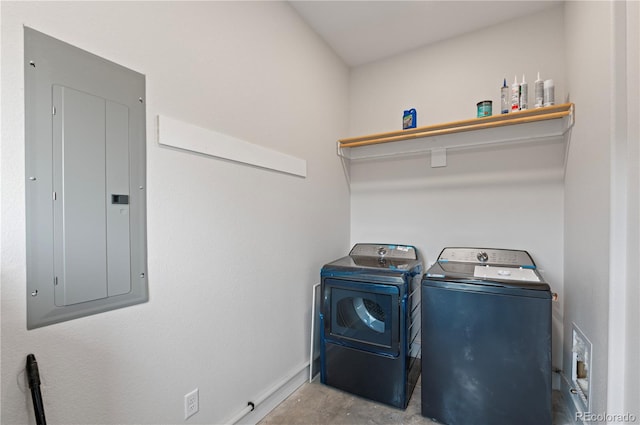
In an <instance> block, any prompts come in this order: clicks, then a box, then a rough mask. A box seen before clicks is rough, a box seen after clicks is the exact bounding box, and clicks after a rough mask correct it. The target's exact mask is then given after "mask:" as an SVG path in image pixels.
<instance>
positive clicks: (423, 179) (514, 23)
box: [345, 6, 583, 388]
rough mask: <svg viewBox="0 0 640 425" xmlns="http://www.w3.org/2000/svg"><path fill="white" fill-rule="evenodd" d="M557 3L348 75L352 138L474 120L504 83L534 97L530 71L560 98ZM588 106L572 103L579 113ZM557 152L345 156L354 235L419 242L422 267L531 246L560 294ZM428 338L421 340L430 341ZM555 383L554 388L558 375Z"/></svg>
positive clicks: (556, 143) (556, 325)
mask: <svg viewBox="0 0 640 425" xmlns="http://www.w3.org/2000/svg"><path fill="white" fill-rule="evenodd" d="M563 18H564V14H563V8H562V6H555V7H552V8H550V9H546V10H543V11H541V12H539V13H536V14H533V15H530V16H527V17H523V18H520V19H515V20H511V21H509V22H506V23H503V24H499V25H495V26H492V27H489V28H486V29H483V30H480V31H475V32H471V33H468V34H465V35H462V36H459V37H456V38H452V39H448V40H445V41H441V42H438V43H435V44H432V45H428V46H425V47H423V48H420V49H417V50H414V51H411V52H408V53H405V54H402V55H400V56H396V57H393V58H390V59H387V60H382V61H379V62H375V63H371V64H367V65H363V66H360V67H358V68H355V69H353V70H352V71H351V77H350V86H349V89H350V106H349V110H350V121H349V122H350V130H349V134H347V135H345V137H346V136H359V135H365V134H373V133H379V132H385V131H392V130H399V129H401V128H402V112H403V110H406V109H409V108H416V110H417V125H418V126H425V125H429V124H437V123H444V122H450V121H457V120H463V119H470V118H473V117H475V116H476V103H477V102H479V101H482V100H492V101H493V114H494V115H495V114H499V113H500V86H501V85H502V82H503V78H505V77H506V79H507V84H508V85H511V83H513V79H514V76H517V78H518V81H519V82H520V81H521V79H522V74H525V76H526V80H527V82H528V83H529V99H530V105H532V104H533V99H534V93H533V83H534V81H535V79H536V76H537V73H538V72H540V77H541V78H542V79H553V80H554V81H555V88H556V89H555V90H556V92H555V98H556V103H563V102H565V101H566V94H567V92H566V90H565V86H566V84H565V65H564V64H565V59H564V55H565V49H564V23H563ZM582 107H583V106H581V105H577V110H578V111H580V109H581V108H582ZM564 159H565V146H564V145H563V144H562V143H561V140H537V141H536V142H535V143H529V144H527V143H517V144H512V145H505V146H501V147H500V146H491V147H487V146H485V147H480V148H472V149H471V148H470V149H464V150H448V151H447V165H446V167H442V168H431V166H430V157H429V154H414V155H411V156H402V157H396V158H384V159H375V160H366V161H352V162H351V163H350V167H351V170H350V176H351V242H352V243H355V242H392V243H407V244H415V245H417V247H418V248H419V249H420V250H421V251H422V253H423V255H424V256H425V262H426V263H427V265H428V264H430V263H432V262H434V261H435V260H436V259H437V256H438V254H439V253H440V250H441V249H442V248H444V247H446V246H477V247H495V248H514V249H524V250H527V251H528V252H529V253H530V254H531V255H532V256H533V258H534V260H535V262H536V263H537V265H538V267H539V269H540V270H541V271H542V274H543V275H544V277H545V278H546V279H547V281H548V282H549V283H550V285H551V288H552V291H554V292H556V293H558V294H559V297H560V300H562V299H563V296H564V294H563V282H564V281H563V255H564V251H563V244H564V241H563V232H564V182H563V179H564ZM562 324H563V311H562V302H556V303H554V304H553V363H554V365H557V366H558V367H561V366H562V364H561V363H562V335H563V325H562ZM427 343H428V342H427ZM554 386H555V387H556V388H557V387H559V379H558V377H555V379H554Z"/></svg>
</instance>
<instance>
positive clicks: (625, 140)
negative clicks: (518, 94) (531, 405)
mask: <svg viewBox="0 0 640 425" xmlns="http://www.w3.org/2000/svg"><path fill="white" fill-rule="evenodd" d="M639 20H640V7H638V4H637V2H567V3H566V9H565V30H566V51H567V64H568V66H567V87H568V89H569V91H570V93H571V97H572V99H573V100H574V101H575V102H576V105H578V107H579V108H580V110H582V112H581V113H580V118H579V119H577V120H576V125H575V128H574V129H573V134H572V138H573V139H574V140H575V142H576V143H572V145H571V150H570V151H569V158H568V164H567V175H566V180H565V185H566V186H565V187H566V188H565V192H566V196H565V223H566V224H565V290H566V294H567V295H566V298H565V303H564V308H565V324H564V329H565V330H564V364H565V374H566V375H567V376H568V377H571V371H572V366H573V364H572V363H574V361H573V352H572V350H573V346H572V342H573V341H572V333H573V329H574V326H577V328H578V329H579V330H580V331H581V332H582V333H583V335H584V336H585V337H586V338H587V339H588V340H589V342H590V343H591V346H592V350H591V359H590V360H591V365H590V370H589V374H588V378H589V389H590V399H589V406H588V407H589V410H588V412H593V413H594V414H596V415H601V416H602V417H606V415H607V414H608V415H622V416H621V417H624V415H628V414H631V415H635V419H631V420H626V419H625V421H628V422H635V421H636V420H637V418H638V417H640V391H639V389H638V385H639V384H638V383H639V382H640V371H639V370H638V368H637V359H638V352H639V349H638V346H639V344H640V333H639V332H638V311H637V310H638V308H637V305H638V304H637V303H638V300H640V298H639V295H638V240H639V236H638V235H639V233H638V196H639V193H640V190H639V188H640V181H639V180H638V149H639V143H640V141H639V140H638V120H637V118H638V107H639V103H640V100H639V99H640V97H639V95H640V92H639V89H638V81H640V73H639V68H640V60H639V59H638V58H639V56H638V54H639V53H638V52H639V49H638V45H639V44H640V36H639V34H640V33H639V32H638V22H639ZM579 105H585V107H580V106H579ZM565 396H567V398H568V399H570V400H571V401H572V403H570V407H571V408H572V409H574V410H578V411H580V410H582V405H581V401H580V400H579V399H578V398H577V397H575V396H573V397H572V396H571V395H570V394H569V391H568V389H566V391H565ZM609 421H611V420H609ZM613 421H614V422H616V421H619V420H616V419H615V418H614V419H613ZM619 422H621V421H619Z"/></svg>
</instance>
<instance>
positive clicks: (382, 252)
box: [378, 246, 387, 257]
mask: <svg viewBox="0 0 640 425" xmlns="http://www.w3.org/2000/svg"><path fill="white" fill-rule="evenodd" d="M378 255H379V256H381V257H384V256H385V255H387V250H386V249H385V248H384V247H382V246H381V247H380V248H378Z"/></svg>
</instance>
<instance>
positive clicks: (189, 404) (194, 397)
mask: <svg viewBox="0 0 640 425" xmlns="http://www.w3.org/2000/svg"><path fill="white" fill-rule="evenodd" d="M198 410H199V406H198V389H197V388H196V389H195V390H193V391H191V392H190V393H188V394H185V396H184V418H185V419H189V417H191V416H193V415H195V414H196V413H198Z"/></svg>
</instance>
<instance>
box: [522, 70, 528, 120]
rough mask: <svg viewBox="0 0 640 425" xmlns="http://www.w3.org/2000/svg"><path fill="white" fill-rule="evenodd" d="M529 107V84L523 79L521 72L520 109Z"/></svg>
mask: <svg viewBox="0 0 640 425" xmlns="http://www.w3.org/2000/svg"><path fill="white" fill-rule="evenodd" d="M525 109H529V84H527V82H526V81H525V80H524V74H522V83H520V110H521V111H524V110H525Z"/></svg>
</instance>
